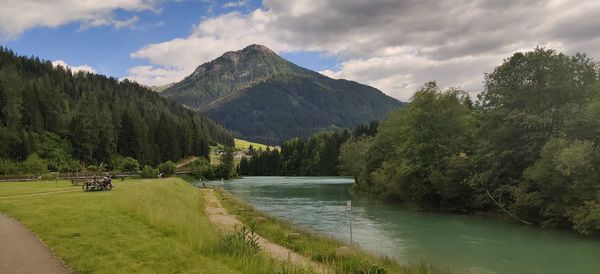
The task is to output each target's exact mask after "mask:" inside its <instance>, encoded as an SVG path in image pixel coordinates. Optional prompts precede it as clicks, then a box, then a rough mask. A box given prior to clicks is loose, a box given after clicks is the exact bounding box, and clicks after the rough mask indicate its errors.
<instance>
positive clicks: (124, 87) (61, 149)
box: [0, 48, 233, 170]
mask: <svg viewBox="0 0 600 274" xmlns="http://www.w3.org/2000/svg"><path fill="white" fill-rule="evenodd" d="M216 142H219V143H223V144H228V145H233V138H232V135H231V134H230V133H229V132H228V131H226V130H225V129H223V128H222V127H221V126H220V125H218V124H216V123H215V122H213V121H211V120H210V119H207V118H205V117H202V116H200V115H198V114H197V113H196V112H194V111H192V110H189V109H186V108H185V107H183V106H181V105H179V104H178V103H176V102H173V101H170V100H168V99H165V98H162V97H160V96H159V95H158V94H156V93H155V92H152V91H151V90H149V89H147V88H145V87H142V86H140V85H138V84H136V83H132V82H129V81H127V80H124V81H119V80H117V79H114V78H109V77H106V76H102V75H97V74H88V73H76V74H73V73H71V72H70V71H68V70H66V69H65V68H62V67H56V68H55V67H53V66H52V64H51V63H50V62H49V61H43V60H40V59H38V58H33V57H24V56H18V55H16V54H15V53H13V52H12V51H10V50H8V49H5V48H0V158H4V159H10V160H23V159H25V158H27V157H28V155H30V154H32V153H37V154H39V155H40V156H41V157H42V158H44V159H46V160H48V161H49V162H50V167H51V168H52V169H56V170H59V169H69V168H67V167H68V166H69V165H71V164H72V163H73V162H77V161H80V162H83V163H87V164H90V163H95V164H98V163H100V162H104V163H109V162H110V160H111V157H114V156H116V155H117V154H118V155H122V156H131V157H133V158H135V159H138V160H139V161H140V162H141V163H150V164H156V163H159V162H163V161H167V160H177V159H180V158H183V157H186V156H189V155H207V154H208V150H209V149H208V146H209V143H216Z"/></svg>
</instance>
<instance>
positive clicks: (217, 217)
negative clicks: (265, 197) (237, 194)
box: [201, 189, 328, 273]
mask: <svg viewBox="0 0 600 274" xmlns="http://www.w3.org/2000/svg"><path fill="white" fill-rule="evenodd" d="M201 191H202V193H203V194H204V199H205V203H206V204H205V209H204V210H205V211H206V215H207V216H208V220H209V221H210V222H211V223H212V224H214V225H216V226H217V227H219V228H220V229H222V230H225V231H232V230H234V229H235V227H236V226H241V225H242V222H241V221H240V220H238V219H237V218H236V217H235V216H233V215H230V214H228V213H227V211H226V210H225V208H223V206H221V202H220V201H219V199H218V198H217V196H216V195H215V190H213V189H201ZM258 243H259V244H260V247H261V249H262V250H263V251H264V252H266V253H267V254H268V255H269V256H271V258H273V259H276V260H278V261H282V262H288V261H289V262H291V263H292V264H295V265H299V266H301V267H303V268H308V269H312V270H314V271H316V272H317V273H327V272H328V271H326V268H325V266H323V265H321V264H318V263H316V262H313V261H312V260H310V259H309V258H307V257H304V256H302V255H300V254H298V253H296V252H294V251H292V250H290V249H288V248H286V247H283V246H281V245H278V244H276V243H273V242H271V241H269V240H267V239H265V238H263V237H262V236H260V235H258Z"/></svg>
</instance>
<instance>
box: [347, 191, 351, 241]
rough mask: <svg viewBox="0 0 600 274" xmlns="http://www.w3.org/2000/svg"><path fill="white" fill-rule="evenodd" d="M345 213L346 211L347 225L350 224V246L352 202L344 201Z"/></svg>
mask: <svg viewBox="0 0 600 274" xmlns="http://www.w3.org/2000/svg"><path fill="white" fill-rule="evenodd" d="M346 211H348V221H349V222H348V223H350V245H352V201H351V200H348V201H346Z"/></svg>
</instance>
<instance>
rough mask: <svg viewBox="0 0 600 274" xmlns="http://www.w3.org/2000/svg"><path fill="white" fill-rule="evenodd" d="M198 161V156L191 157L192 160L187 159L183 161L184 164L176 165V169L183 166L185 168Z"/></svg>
mask: <svg viewBox="0 0 600 274" xmlns="http://www.w3.org/2000/svg"><path fill="white" fill-rule="evenodd" d="M196 159H198V157H196V156H194V157H191V158H188V159H185V160H183V161H182V162H180V163H178V164H177V165H176V167H177V168H180V167H182V166H185V165H187V164H189V163H191V162H193V161H196Z"/></svg>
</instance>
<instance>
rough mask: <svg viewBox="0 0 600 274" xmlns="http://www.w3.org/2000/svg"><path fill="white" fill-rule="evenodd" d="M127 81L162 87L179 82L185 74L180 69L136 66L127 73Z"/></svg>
mask: <svg viewBox="0 0 600 274" xmlns="http://www.w3.org/2000/svg"><path fill="white" fill-rule="evenodd" d="M127 74H128V76H126V77H124V78H127V79H129V80H132V81H135V82H138V83H142V84H144V85H148V86H162V85H165V84H170V83H173V82H177V81H180V80H181V79H183V78H184V77H185V76H187V73H186V72H184V71H182V70H180V69H173V68H157V67H154V66H136V67H133V68H131V69H129V70H128V71H127Z"/></svg>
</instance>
